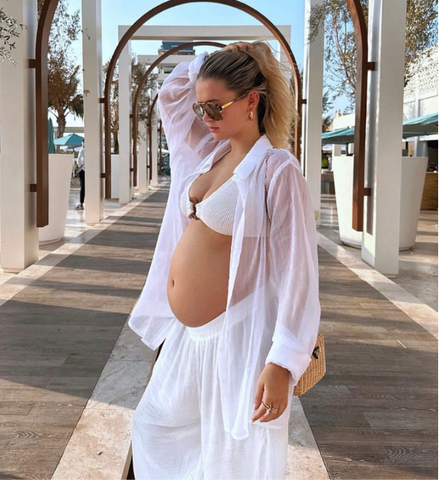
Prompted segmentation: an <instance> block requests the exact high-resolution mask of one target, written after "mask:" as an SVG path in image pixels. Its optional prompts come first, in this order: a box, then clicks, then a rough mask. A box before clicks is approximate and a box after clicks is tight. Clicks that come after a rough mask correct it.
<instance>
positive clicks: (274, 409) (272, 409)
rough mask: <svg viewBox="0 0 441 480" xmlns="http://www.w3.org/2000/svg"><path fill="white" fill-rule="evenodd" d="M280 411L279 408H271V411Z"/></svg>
mask: <svg viewBox="0 0 441 480" xmlns="http://www.w3.org/2000/svg"><path fill="white" fill-rule="evenodd" d="M278 411H279V409H278V408H271V412H272V413H277V412H278Z"/></svg>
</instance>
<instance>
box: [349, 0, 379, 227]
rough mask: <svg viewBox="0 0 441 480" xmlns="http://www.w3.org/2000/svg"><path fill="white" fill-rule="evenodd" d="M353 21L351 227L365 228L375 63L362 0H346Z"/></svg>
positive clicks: (369, 190) (368, 192)
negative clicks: (354, 76) (371, 83)
mask: <svg viewBox="0 0 441 480" xmlns="http://www.w3.org/2000/svg"><path fill="white" fill-rule="evenodd" d="M346 4H347V5H348V8H349V12H350V14H351V18H352V22H353V24H354V33H355V43H356V46H357V88H356V92H355V131H354V177H353V194H352V228H353V229H354V230H356V231H358V232H362V231H363V207H364V197H365V196H370V195H371V189H370V188H365V187H364V170H365V163H366V159H365V155H366V145H365V143H366V107H367V74H368V70H374V68H375V65H374V63H373V62H372V63H369V62H368V38H367V27H366V21H365V19H364V15H363V9H362V7H361V3H360V0H346Z"/></svg>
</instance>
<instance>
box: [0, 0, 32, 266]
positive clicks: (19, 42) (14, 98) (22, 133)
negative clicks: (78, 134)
mask: <svg viewBox="0 0 441 480" xmlns="http://www.w3.org/2000/svg"><path fill="white" fill-rule="evenodd" d="M6 11H7V13H8V15H9V16H11V17H13V18H15V19H17V20H18V21H19V22H21V23H23V24H25V25H27V26H28V29H27V30H22V31H20V37H19V38H17V39H15V40H14V42H15V47H16V48H15V49H14V50H12V52H11V53H12V56H13V58H14V60H15V62H16V65H14V64H12V63H11V62H9V61H7V60H5V61H3V62H1V63H0V88H1V90H0V98H1V102H0V118H1V119H2V125H1V175H0V176H1V180H0V182H1V183H0V192H1V193H0V204H1V207H0V208H1V210H0V212H1V227H2V228H1V267H2V268H3V270H4V271H5V272H13V273H17V272H20V271H21V270H24V269H25V268H26V267H28V266H29V265H31V264H32V263H34V262H36V261H37V260H38V230H37V226H36V225H37V218H36V204H37V196H36V195H37V194H36V193H31V191H30V185H31V184H32V183H36V180H37V177H36V157H35V94H34V91H35V70H33V69H30V68H29V59H31V58H35V37H36V30H37V2H36V1H35V0H14V1H13V2H9V3H8V5H7V9H6Z"/></svg>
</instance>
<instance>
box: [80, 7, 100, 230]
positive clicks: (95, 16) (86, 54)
mask: <svg viewBox="0 0 441 480" xmlns="http://www.w3.org/2000/svg"><path fill="white" fill-rule="evenodd" d="M82 26H83V85H84V138H85V149H86V157H85V158H86V160H85V165H86V198H85V204H86V223H87V224H88V225H93V224H95V223H98V222H100V221H101V220H102V219H103V218H104V179H102V178H101V172H102V171H103V166H102V164H103V122H102V118H103V109H102V104H100V102H99V99H100V98H101V97H102V53H101V51H102V42H101V0H82Z"/></svg>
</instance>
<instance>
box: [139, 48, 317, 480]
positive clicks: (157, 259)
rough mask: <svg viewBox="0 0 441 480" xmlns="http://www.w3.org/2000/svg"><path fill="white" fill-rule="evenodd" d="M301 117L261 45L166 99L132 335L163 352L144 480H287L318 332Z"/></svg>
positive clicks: (237, 51)
mask: <svg viewBox="0 0 441 480" xmlns="http://www.w3.org/2000/svg"><path fill="white" fill-rule="evenodd" d="M293 105H294V101H293V98H292V96H291V93H290V89H289V84H288V82H287V80H286V79H285V77H284V75H283V72H282V67H281V65H280V63H279V62H278V61H277V60H276V59H275V58H274V56H273V54H272V51H271V49H270V47H269V45H268V44H267V43H265V42H260V41H258V42H253V43H245V42H237V43H232V44H230V45H228V46H226V47H224V48H223V49H221V50H218V51H216V52H214V53H212V54H210V55H208V54H207V53H206V52H204V53H202V54H200V55H198V56H197V57H196V58H195V59H194V60H193V61H192V62H190V63H189V62H182V63H181V64H179V65H178V66H177V67H176V68H175V69H174V70H173V72H172V73H171V74H170V76H169V77H168V78H167V79H166V80H165V81H164V84H163V86H162V88H161V90H160V93H159V111H160V115H161V119H162V122H163V125H164V131H165V134H166V137H167V142H168V146H169V150H170V166H171V186H170V194H169V198H168V201H167V206H166V210H165V214H164V219H163V222H162V226H161V230H160V233H159V237H158V242H157V244H156V248H155V252H154V255H153V259H152V264H151V266H150V270H149V274H148V276H147V280H146V283H145V286H144V289H143V291H142V293H141V296H140V298H139V299H138V302H137V304H136V305H135V307H134V309H133V311H132V313H131V316H130V319H129V325H130V327H131V328H132V329H133V330H134V331H135V332H136V333H138V334H139V335H140V336H141V337H142V340H143V341H144V343H146V344H147V345H148V346H149V347H150V348H152V349H156V348H158V347H159V345H161V344H162V343H163V342H164V343H163V347H162V349H161V353H160V355H159V357H158V360H157V362H156V364H155V366H154V368H153V374H152V378H151V380H150V382H149V384H148V386H147V388H146V390H145V392H144V395H143V397H142V399H141V401H140V403H139V405H138V407H137V409H136V411H135V413H134V416H133V425H132V426H133V429H132V447H133V466H134V472H135V477H136V479H137V480H145V479H164V480H165V479H167V480H171V479H184V478H185V479H190V478H191V479H205V480H211V479H213V480H214V479H228V480H229V479H241V480H244V479H255V480H257V479H259V480H260V479H283V478H284V475H285V467H286V454H287V444H288V420H289V413H290V404H291V398H292V393H293V389H294V386H295V385H296V383H297V381H298V380H299V378H300V376H301V375H302V374H303V372H304V371H305V370H306V368H307V366H308V364H309V362H310V357H311V353H312V351H313V349H314V345H315V341H316V339H317V334H318V329H319V322H320V304H319V296H318V260H317V243H316V226H315V218H314V211H313V208H312V204H311V199H310V196H309V193H308V189H307V184H306V181H305V179H304V177H303V175H302V171H301V169H300V166H299V162H298V160H297V159H296V158H295V157H294V156H293V155H292V154H291V153H290V151H289V135H290V131H291V126H292V121H293V118H294V115H295V111H294V107H293Z"/></svg>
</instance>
